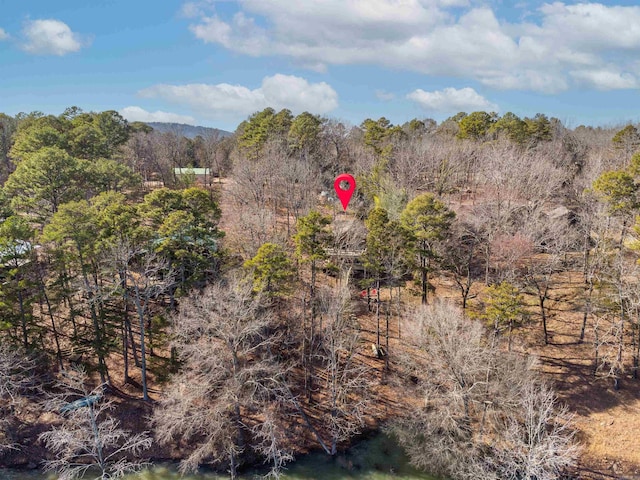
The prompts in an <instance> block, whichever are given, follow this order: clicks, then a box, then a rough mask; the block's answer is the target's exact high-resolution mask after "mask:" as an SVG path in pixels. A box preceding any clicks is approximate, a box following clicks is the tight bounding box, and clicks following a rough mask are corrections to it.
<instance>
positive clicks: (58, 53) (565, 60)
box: [0, 0, 640, 130]
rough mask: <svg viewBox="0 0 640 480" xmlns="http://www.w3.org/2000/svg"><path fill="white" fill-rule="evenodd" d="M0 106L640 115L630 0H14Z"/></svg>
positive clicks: (190, 118) (1, 43)
mask: <svg viewBox="0 0 640 480" xmlns="http://www.w3.org/2000/svg"><path fill="white" fill-rule="evenodd" d="M0 72H1V73H0V99H1V100H0V112H5V113H7V114H10V115H15V114H16V113H18V112H21V111H22V112H30V111H34V110H39V111H43V112H45V113H52V114H59V113H61V112H62V111H63V110H64V109H65V108H66V107H68V106H71V105H77V106H79V107H81V108H83V109H84V110H94V111H100V110H107V109H114V110H118V111H120V112H121V113H122V114H123V115H124V116H125V117H127V118H128V119H129V120H147V121H153V120H157V121H178V122H183V123H191V124H198V125H205V126H213V127H218V128H223V129H226V130H234V129H235V128H236V126H237V125H238V123H239V122H240V121H242V120H243V119H245V118H246V117H247V116H248V115H250V114H251V113H252V112H255V111H258V110H262V109H263V108H265V107H266V106H272V107H274V108H276V109H280V108H289V109H291V110H292V111H293V112H294V113H300V112H302V111H305V110H306V111H310V112H312V113H317V114H322V115H325V116H328V117H333V118H337V119H340V120H343V121H347V122H350V123H353V124H359V123H360V122H361V121H362V120H364V119H365V118H367V117H370V118H378V117H380V116H386V117H387V118H389V119H390V120H391V121H392V122H393V123H400V124H401V123H404V122H405V121H407V120H410V119H412V118H415V117H418V118H424V117H430V118H434V119H436V120H438V121H441V120H443V119H445V118H447V117H448V116H450V115H453V114H455V113H457V112H459V111H467V112H471V111H474V110H486V111H490V110H493V111H497V112H499V113H505V112H507V111H512V112H514V113H516V114H518V115H521V116H533V115H534V114H535V113H537V112H542V113H545V114H547V115H549V116H554V117H558V118H560V119H561V120H562V121H564V122H565V123H566V124H567V125H569V126H572V127H575V126H578V125H580V124H590V125H605V126H615V125H619V124H622V123H626V122H629V121H632V122H638V121H639V119H640V114H639V113H638V112H640V96H639V95H638V93H639V92H638V89H639V87H640V6H637V2H631V1H624V0H619V1H617V2H606V3H590V2H583V3H579V2H549V3H545V2H537V1H526V0H525V1H520V2H509V1H506V0H504V1H502V0H493V1H492V0H488V1H476V0H296V1H293V0H238V1H221V0H217V1H216V0H202V1H200V0H195V1H186V2H185V1H153V2H152V1H147V0H129V1H123V0H92V1H86V0H58V1H55V2H52V1H49V0H46V1H45V0H42V1H40V0H23V1H22V2H17V1H11V2H10V1H5V2H3V5H2V15H1V16H0Z"/></svg>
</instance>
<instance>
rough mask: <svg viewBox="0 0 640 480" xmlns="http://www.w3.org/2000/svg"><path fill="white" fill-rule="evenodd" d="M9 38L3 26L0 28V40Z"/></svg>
mask: <svg viewBox="0 0 640 480" xmlns="http://www.w3.org/2000/svg"><path fill="white" fill-rule="evenodd" d="M7 38H9V34H8V33H7V32H5V30H4V28H0V40H6V39H7Z"/></svg>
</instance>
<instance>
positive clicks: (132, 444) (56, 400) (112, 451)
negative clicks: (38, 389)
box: [39, 369, 151, 480]
mask: <svg viewBox="0 0 640 480" xmlns="http://www.w3.org/2000/svg"><path fill="white" fill-rule="evenodd" d="M87 381H88V378H87V375H86V373H85V372H84V370H81V369H75V370H70V371H66V372H63V373H62V374H61V377H60V380H59V382H58V385H57V388H59V390H60V393H58V394H53V395H52V397H51V398H50V399H49V400H48V401H47V402H46V403H45V408H46V409H47V410H49V411H51V412H57V413H59V414H60V416H61V417H62V421H61V424H60V425H58V426H55V427H53V428H52V429H51V430H49V431H47V432H44V433H42V434H41V435H40V437H39V438H40V440H41V441H43V442H44V444H45V445H46V447H47V449H49V450H51V452H52V453H53V454H54V458H53V459H51V460H47V461H45V464H44V467H45V470H48V471H55V472H56V473H57V474H58V478H59V479H60V480H74V479H77V478H82V479H89V478H92V479H95V480H107V479H108V480H111V479H116V478H121V477H123V476H125V475H126V474H128V473H131V472H136V471H139V470H141V469H142V468H144V467H146V466H147V465H148V464H147V463H145V462H143V461H141V460H139V459H137V457H138V456H139V455H140V454H141V453H142V452H143V451H144V450H145V449H147V448H149V447H150V446H151V437H150V436H149V434H148V433H147V432H142V433H137V434H135V435H134V434H132V433H131V432H128V431H126V430H123V429H122V428H120V422H119V421H118V420H117V419H116V418H114V417H113V416H111V415H110V414H109V412H110V411H111V410H113V409H114V408H116V406H115V404H114V402H113V401H111V400H107V399H105V398H104V397H103V394H102V386H99V387H97V388H95V389H93V390H90V389H89V388H88V387H87ZM132 457H133V458H132Z"/></svg>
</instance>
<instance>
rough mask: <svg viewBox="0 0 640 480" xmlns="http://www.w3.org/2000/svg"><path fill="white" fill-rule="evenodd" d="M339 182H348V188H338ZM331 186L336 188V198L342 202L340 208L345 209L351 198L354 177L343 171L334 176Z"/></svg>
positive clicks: (353, 189)
mask: <svg viewBox="0 0 640 480" xmlns="http://www.w3.org/2000/svg"><path fill="white" fill-rule="evenodd" d="M341 182H347V183H348V184H349V188H347V189H346V190H343V189H342V188H340V183H341ZM333 188H334V189H335V190H336V194H337V195H338V198H339V199H340V202H341V203H342V208H343V209H344V210H345V211H346V210H347V205H349V200H351V196H352V195H353V192H354V191H355V189H356V179H355V178H353V176H352V175H349V174H348V173H343V174H341V175H338V176H337V177H336V179H335V181H334V182H333Z"/></svg>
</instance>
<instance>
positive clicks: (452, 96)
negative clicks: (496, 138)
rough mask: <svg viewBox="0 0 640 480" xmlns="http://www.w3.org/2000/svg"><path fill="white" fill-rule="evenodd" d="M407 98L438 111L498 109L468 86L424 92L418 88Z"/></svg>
mask: <svg viewBox="0 0 640 480" xmlns="http://www.w3.org/2000/svg"><path fill="white" fill-rule="evenodd" d="M407 98H408V99H409V100H413V101H414V102H416V103H417V104H418V105H420V106H421V107H423V108H425V109H427V110H435V111H438V112H461V111H467V112H469V111H477V110H484V111H496V110H498V106H497V105H496V104H494V103H491V102H490V101H489V100H487V99H486V98H484V97H483V96H482V95H480V94H479V93H478V92H476V91H475V90H474V89H473V88H470V87H466V88H460V89H456V88H445V89H443V90H436V91H434V92H425V91H424V90H422V89H421V88H419V89H417V90H414V91H413V92H411V93H410V94H408V95H407Z"/></svg>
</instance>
